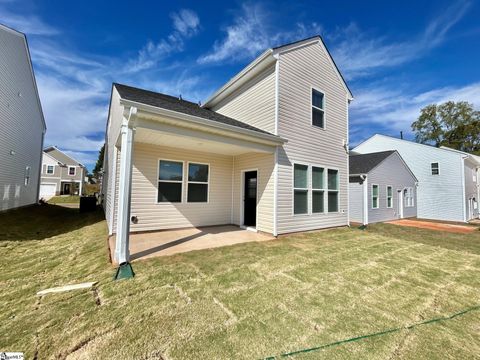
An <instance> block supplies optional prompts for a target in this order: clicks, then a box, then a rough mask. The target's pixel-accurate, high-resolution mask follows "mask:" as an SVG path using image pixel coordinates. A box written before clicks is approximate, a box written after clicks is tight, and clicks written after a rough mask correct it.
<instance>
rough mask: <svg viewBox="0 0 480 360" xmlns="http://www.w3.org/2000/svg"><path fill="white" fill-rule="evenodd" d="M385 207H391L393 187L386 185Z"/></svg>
mask: <svg viewBox="0 0 480 360" xmlns="http://www.w3.org/2000/svg"><path fill="white" fill-rule="evenodd" d="M387 208H389V209H390V208H393V189H392V187H391V186H387Z"/></svg>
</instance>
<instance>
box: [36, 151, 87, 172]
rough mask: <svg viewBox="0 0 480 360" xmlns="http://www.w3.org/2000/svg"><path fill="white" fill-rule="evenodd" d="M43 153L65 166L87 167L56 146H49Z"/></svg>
mask: <svg viewBox="0 0 480 360" xmlns="http://www.w3.org/2000/svg"><path fill="white" fill-rule="evenodd" d="M43 152H44V153H45V154H47V155H49V156H50V157H52V158H54V159H55V160H57V161H58V162H60V163H62V164H64V165H79V166H81V167H85V166H83V164H82V163H80V162H79V161H78V160H76V159H74V158H73V157H71V156H70V155H67V154H65V153H64V152H63V151H62V150H60V149H59V148H57V147H56V146H49V147H47V148H45V149H43Z"/></svg>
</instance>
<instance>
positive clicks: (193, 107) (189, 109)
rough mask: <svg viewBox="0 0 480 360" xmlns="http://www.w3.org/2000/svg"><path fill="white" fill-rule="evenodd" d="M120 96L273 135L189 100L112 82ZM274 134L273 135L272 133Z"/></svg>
mask: <svg viewBox="0 0 480 360" xmlns="http://www.w3.org/2000/svg"><path fill="white" fill-rule="evenodd" d="M113 86H114V87H115V88H116V89H117V91H118V92H119V94H120V97H121V98H122V99H125V100H130V101H135V102H139V103H142V104H146V105H151V106H156V107H159V108H162V109H167V110H172V111H176V112H179V113H183V114H187V115H192V116H196V117H200V118H203V119H206V120H212V121H217V122H219V123H223V124H227V125H232V126H235V127H238V128H242V129H247V130H253V131H256V132H259V133H262V134H268V135H273V134H271V133H269V132H267V131H264V130H261V129H258V128H256V127H254V126H251V125H248V124H246V123H244V122H241V121H238V120H235V119H232V118H230V117H228V116H224V115H222V114H219V113H217V112H215V111H212V110H208V109H205V108H202V107H200V106H199V105H198V104H195V103H193V102H190V101H186V100H180V99H179V98H176V97H173V96H170V95H165V94H161V93H157V92H154V91H149V90H143V89H139V88H135V87H132V86H127V85H122V84H117V83H114V84H113ZM273 136H274V135H273Z"/></svg>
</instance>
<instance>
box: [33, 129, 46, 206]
mask: <svg viewBox="0 0 480 360" xmlns="http://www.w3.org/2000/svg"><path fill="white" fill-rule="evenodd" d="M45 131H46V128H44V129H43V131H42V141H41V144H40V169H39V171H38V182H37V197H36V200H35V203H37V204H38V203H39V200H40V184H41V182H42V170H43V142H44V141H45Z"/></svg>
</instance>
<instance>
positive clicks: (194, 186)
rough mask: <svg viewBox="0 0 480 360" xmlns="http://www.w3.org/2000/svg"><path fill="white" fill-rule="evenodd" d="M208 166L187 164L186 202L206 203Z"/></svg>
mask: <svg viewBox="0 0 480 360" xmlns="http://www.w3.org/2000/svg"><path fill="white" fill-rule="evenodd" d="M208 173H209V166H208V164H195V163H189V164H188V188H187V202H208V179H209V177H208Z"/></svg>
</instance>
